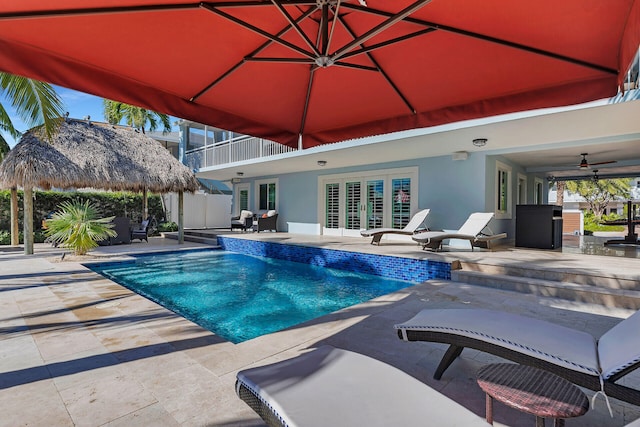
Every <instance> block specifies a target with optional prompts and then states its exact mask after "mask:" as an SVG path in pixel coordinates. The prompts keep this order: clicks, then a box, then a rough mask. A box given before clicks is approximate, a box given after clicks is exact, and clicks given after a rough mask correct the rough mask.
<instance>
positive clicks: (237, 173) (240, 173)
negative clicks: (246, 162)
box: [236, 172, 244, 176]
mask: <svg viewBox="0 0 640 427" xmlns="http://www.w3.org/2000/svg"><path fill="white" fill-rule="evenodd" d="M236 175H238V176H243V175H244V172H236Z"/></svg>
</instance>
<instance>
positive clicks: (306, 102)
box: [298, 65, 318, 135]
mask: <svg viewBox="0 0 640 427" xmlns="http://www.w3.org/2000/svg"><path fill="white" fill-rule="evenodd" d="M317 69H318V67H317V66H315V65H314V66H312V67H311V70H310V71H309V84H308V85H307V96H306V97H305V100H304V108H303V109H302V118H301V120H300V131H299V132H298V135H302V134H303V132H304V125H305V123H306V121H307V113H308V111H309V101H310V100H311V87H312V86H313V76H314V75H315V71H316V70H317Z"/></svg>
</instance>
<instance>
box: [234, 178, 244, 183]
mask: <svg viewBox="0 0 640 427" xmlns="http://www.w3.org/2000/svg"><path fill="white" fill-rule="evenodd" d="M231 182H232V183H233V184H239V183H241V182H242V180H241V179H240V178H231Z"/></svg>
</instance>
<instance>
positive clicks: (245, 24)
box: [201, 3, 315, 59]
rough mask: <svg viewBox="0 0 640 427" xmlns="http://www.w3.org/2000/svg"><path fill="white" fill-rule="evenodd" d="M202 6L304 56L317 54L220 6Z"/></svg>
mask: <svg viewBox="0 0 640 427" xmlns="http://www.w3.org/2000/svg"><path fill="white" fill-rule="evenodd" d="M201 7H202V8H203V9H206V10H208V11H210V12H212V13H215V14H216V15H219V16H221V17H223V18H225V19H228V20H229V21H231V22H235V23H236V24H238V25H240V26H241V27H243V28H246V29H247V30H249V31H253V32H254V33H256V34H259V35H261V36H263V37H264V38H266V39H269V40H271V41H272V42H275V43H278V44H281V45H283V46H285V47H288V48H289V49H291V50H293V51H295V52H298V53H299V54H301V55H303V56H306V57H307V58H312V59H315V56H314V55H313V53H312V52H309V51H306V50H304V49H302V48H300V47H298V46H296V45H294V44H292V43H289V42H288V41H285V40H282V39H281V38H280V37H276V36H274V35H272V34H270V33H268V32H266V31H264V30H261V29H260V28H258V27H256V26H253V25H251V24H249V23H248V22H245V21H243V20H241V19H239V18H236V17H235V16H233V15H229V14H228V13H226V12H223V11H221V10H219V9H218V8H216V7H213V6H211V5H208V4H206V3H202V4H201Z"/></svg>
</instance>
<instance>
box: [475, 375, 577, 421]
mask: <svg viewBox="0 0 640 427" xmlns="http://www.w3.org/2000/svg"><path fill="white" fill-rule="evenodd" d="M478 385H479V386H480V388H481V389H482V390H483V391H484V392H485V393H486V394H487V422H488V423H489V424H491V425H493V399H496V400H497V401H499V402H502V403H504V404H506V405H508V406H511V407H512V408H515V409H518V410H520V411H522V412H526V413H529V414H533V415H535V416H536V426H537V427H544V419H545V418H554V419H555V426H556V427H562V426H564V419H565V418H572V417H578V416H580V415H584V414H585V413H586V412H587V410H588V409H589V399H587V396H585V394H584V393H583V392H582V390H580V389H579V388H578V387H577V386H575V385H574V384H572V383H570V382H569V381H567V380H565V379H564V378H561V377H559V376H557V375H555V374H552V373H551V372H548V371H543V370H541V369H538V368H534V367H532V366H525V365H516V364H513V363H494V364H491V365H487V366H484V367H483V368H482V369H480V370H479V371H478Z"/></svg>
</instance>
